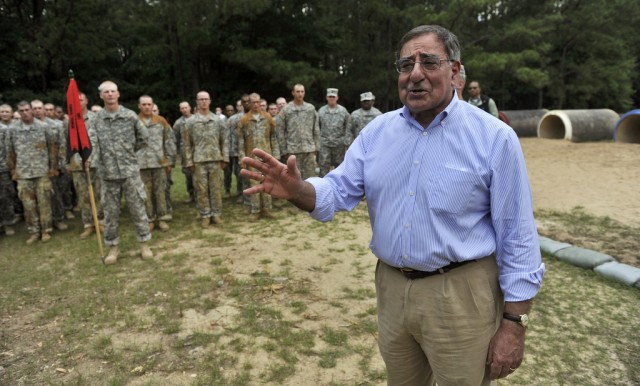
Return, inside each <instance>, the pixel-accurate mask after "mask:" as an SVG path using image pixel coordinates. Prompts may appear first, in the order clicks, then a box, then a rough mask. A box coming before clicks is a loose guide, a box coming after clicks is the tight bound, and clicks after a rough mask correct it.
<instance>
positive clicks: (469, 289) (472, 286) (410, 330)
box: [375, 256, 504, 386]
mask: <svg viewBox="0 0 640 386" xmlns="http://www.w3.org/2000/svg"><path fill="white" fill-rule="evenodd" d="M375 281H376V292H377V296H378V328H379V342H378V344H379V347H380V353H381V354H382V358H383V359H384V361H385V364H386V366H387V376H388V378H387V379H388V381H387V382H388V385H394V386H396V385H407V386H408V385H416V386H417V385H420V386H424V385H435V383H436V382H437V384H438V386H453V385H456V386H462V385H469V386H471V385H473V386H478V385H483V386H484V385H490V384H491V382H490V380H489V368H488V366H486V359H487V351H488V348H489V341H490V340H491V338H492V337H493V335H494V334H495V332H496V330H497V328H498V326H499V325H500V321H501V319H502V309H503V307H504V302H503V296H502V292H501V290H500V287H499V283H498V268H497V265H496V261H495V257H493V256H489V257H485V258H483V259H481V260H478V261H477V262H472V263H469V264H466V265H464V266H462V267H458V268H455V269H453V270H451V271H449V272H447V273H445V274H441V275H434V276H430V277H426V278H423V279H416V280H409V279H407V278H405V277H404V276H403V275H402V274H401V273H400V272H399V271H398V270H397V269H395V268H393V267H390V266H389V265H387V264H385V263H383V262H381V261H378V265H377V267H376V280H375Z"/></svg>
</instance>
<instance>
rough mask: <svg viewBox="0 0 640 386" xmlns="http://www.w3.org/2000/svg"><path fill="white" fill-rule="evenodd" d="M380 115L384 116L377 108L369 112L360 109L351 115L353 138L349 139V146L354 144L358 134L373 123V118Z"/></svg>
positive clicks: (372, 108)
mask: <svg viewBox="0 0 640 386" xmlns="http://www.w3.org/2000/svg"><path fill="white" fill-rule="evenodd" d="M378 115H382V113H381V112H380V110H378V109H376V108H375V107H371V109H369V110H364V109H361V108H360V109H358V110H356V111H354V112H352V113H351V138H349V144H350V143H351V142H353V141H354V140H355V139H356V137H357V136H358V134H360V132H361V131H362V129H364V127H365V126H366V125H368V124H369V122H371V121H373V118H375V117H377V116H378Z"/></svg>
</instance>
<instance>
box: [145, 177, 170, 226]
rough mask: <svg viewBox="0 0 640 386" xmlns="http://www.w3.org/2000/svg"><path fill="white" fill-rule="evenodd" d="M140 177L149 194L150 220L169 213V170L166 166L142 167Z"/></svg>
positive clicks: (147, 205) (147, 207)
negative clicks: (167, 170)
mask: <svg viewBox="0 0 640 386" xmlns="http://www.w3.org/2000/svg"><path fill="white" fill-rule="evenodd" d="M140 178H141V179H142V183H143V184H144V192H145V194H146V195H147V200H146V201H145V205H146V209H147V217H148V218H149V221H156V220H157V219H159V218H160V217H162V216H164V215H166V214H167V196H166V194H167V191H166V190H165V189H166V187H167V172H166V170H165V168H153V169H142V170H140Z"/></svg>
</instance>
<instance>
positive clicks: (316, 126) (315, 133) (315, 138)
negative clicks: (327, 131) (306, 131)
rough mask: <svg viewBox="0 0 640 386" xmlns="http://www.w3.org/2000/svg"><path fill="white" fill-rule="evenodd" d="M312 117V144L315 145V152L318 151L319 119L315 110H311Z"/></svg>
mask: <svg viewBox="0 0 640 386" xmlns="http://www.w3.org/2000/svg"><path fill="white" fill-rule="evenodd" d="M313 116H314V121H313V142H314V143H315V145H316V151H320V117H319V116H318V112H317V111H316V110H315V109H314V110H313Z"/></svg>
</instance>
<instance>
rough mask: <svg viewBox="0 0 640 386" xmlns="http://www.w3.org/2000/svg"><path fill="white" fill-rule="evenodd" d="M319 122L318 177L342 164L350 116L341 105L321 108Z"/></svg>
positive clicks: (348, 133) (348, 134)
mask: <svg viewBox="0 0 640 386" xmlns="http://www.w3.org/2000/svg"><path fill="white" fill-rule="evenodd" d="M318 117H319V121H320V154H319V155H318V158H319V160H318V163H319V164H320V177H324V175H325V174H327V173H329V170H330V169H331V167H332V166H333V167H336V166H338V165H340V164H341V163H342V160H343V158H344V148H345V145H347V144H348V143H347V141H348V140H349V139H348V138H349V136H350V130H351V116H350V115H349V112H348V111H347V109H345V108H344V107H343V106H341V105H337V106H336V107H335V108H333V109H332V108H330V107H329V105H325V106H322V107H321V108H320V111H318Z"/></svg>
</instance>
